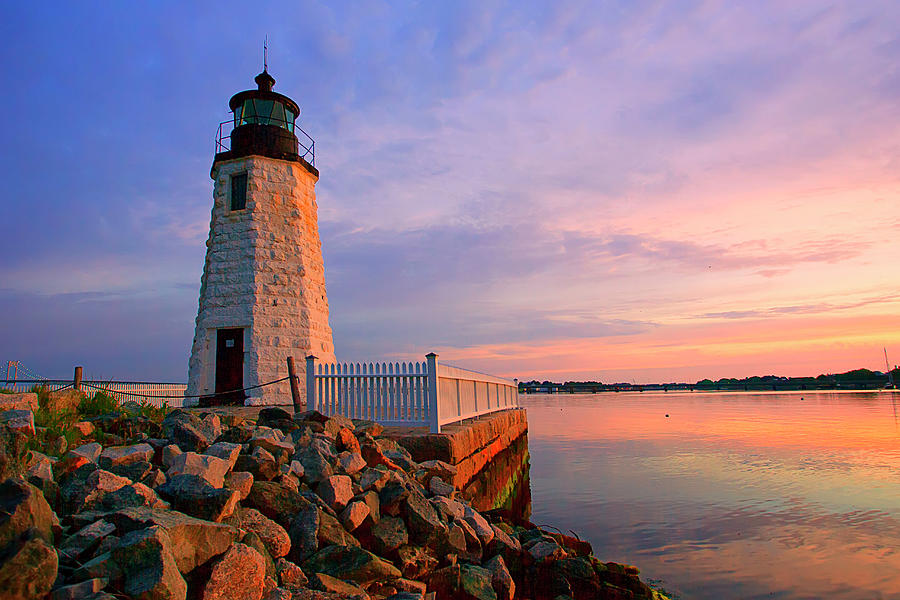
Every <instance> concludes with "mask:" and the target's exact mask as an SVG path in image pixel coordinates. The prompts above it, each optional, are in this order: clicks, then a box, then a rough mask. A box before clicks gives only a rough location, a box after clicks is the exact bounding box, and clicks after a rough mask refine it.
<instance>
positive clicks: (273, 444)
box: [250, 427, 294, 462]
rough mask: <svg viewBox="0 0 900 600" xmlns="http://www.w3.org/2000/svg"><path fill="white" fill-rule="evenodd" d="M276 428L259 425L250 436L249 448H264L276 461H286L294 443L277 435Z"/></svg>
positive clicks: (292, 452) (292, 451)
mask: <svg viewBox="0 0 900 600" xmlns="http://www.w3.org/2000/svg"><path fill="white" fill-rule="evenodd" d="M278 433H280V432H278V430H276V429H269V428H267V427H260V428H258V429H257V430H256V432H255V433H254V435H253V437H252V438H250V447H251V448H265V449H266V450H268V451H269V452H271V453H272V456H274V457H275V458H276V460H277V461H278V462H283V461H286V460H287V459H288V458H289V457H290V456H291V455H292V454H294V444H293V443H292V442H290V441H289V440H285V439H284V438H282V437H279V435H278Z"/></svg>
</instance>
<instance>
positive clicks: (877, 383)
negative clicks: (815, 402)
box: [519, 367, 900, 393]
mask: <svg viewBox="0 0 900 600" xmlns="http://www.w3.org/2000/svg"><path fill="white" fill-rule="evenodd" d="M891 384H893V385H895V386H896V387H900V367H894V369H893V370H892V371H891V372H890V373H884V372H882V371H871V370H869V369H854V370H852V371H847V372H846V373H828V374H822V375H818V376H816V377H781V376H778V375H754V376H753V377H744V378H742V379H736V378H733V377H724V378H722V379H718V380H716V381H713V380H712V379H701V380H700V381H697V382H696V383H674V382H673V383H650V384H638V383H633V382H632V383H627V382H626V383H603V382H601V381H566V382H565V383H558V382H554V381H538V380H536V379H534V380H532V381H526V382H520V383H519V391H520V392H522V393H530V392H550V393H555V392H560V393H595V392H608V391H634V390H639V391H643V390H666V391H667V390H684V389H689V390H694V389H697V390H748V391H749V390H816V389H863V390H867V389H880V388H884V387H888V386H890V385H891Z"/></svg>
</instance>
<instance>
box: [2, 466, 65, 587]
mask: <svg viewBox="0 0 900 600" xmlns="http://www.w3.org/2000/svg"><path fill="white" fill-rule="evenodd" d="M55 522H56V515H55V514H54V513H53V510H52V509H51V508H50V505H49V504H48V503H47V501H46V500H45V499H44V494H42V493H41V491H40V490H39V489H38V488H36V487H35V486H33V485H31V484H30V483H28V482H26V481H24V480H22V479H7V480H6V481H4V482H3V483H0V555H2V553H3V549H4V548H6V547H8V546H10V545H11V544H13V543H14V542H15V541H16V540H17V539H18V538H20V537H22V535H24V534H25V532H26V531H29V530H32V531H33V533H34V536H36V537H39V538H41V539H43V540H44V541H46V542H48V543H50V544H52V543H53V530H54V523H55ZM0 589H2V588H0Z"/></svg>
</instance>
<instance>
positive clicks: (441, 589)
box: [428, 564, 497, 600]
mask: <svg viewBox="0 0 900 600" xmlns="http://www.w3.org/2000/svg"><path fill="white" fill-rule="evenodd" d="M491 581H492V574H491V572H490V571H489V570H487V569H484V568H482V567H478V566H475V565H467V564H458V565H451V566H449V567H444V568H443V569H440V570H438V571H435V572H434V573H432V574H431V577H429V578H428V589H429V591H432V592H435V594H436V596H437V600H497V593H496V592H495V591H494V588H493V585H492V584H491Z"/></svg>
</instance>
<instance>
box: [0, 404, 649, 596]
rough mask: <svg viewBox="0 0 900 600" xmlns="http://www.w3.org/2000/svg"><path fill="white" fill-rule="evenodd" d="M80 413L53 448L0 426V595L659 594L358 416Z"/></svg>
mask: <svg viewBox="0 0 900 600" xmlns="http://www.w3.org/2000/svg"><path fill="white" fill-rule="evenodd" d="M17 410H27V409H24V408H23V409H17ZM16 418H17V419H20V418H21V415H16ZM88 422H89V423H90V425H91V426H90V427H88V426H84V427H82V428H81V429H79V431H80V432H81V431H82V430H83V432H85V433H83V434H82V433H79V436H80V439H79V443H78V445H77V446H75V445H74V444H73V446H74V447H73V448H72V449H70V450H68V451H67V452H64V453H61V455H60V456H59V458H51V457H49V456H47V455H45V454H43V453H41V452H39V451H38V450H37V449H34V448H32V449H28V446H29V444H30V439H29V437H28V436H29V433H28V431H27V430H22V428H21V427H18V425H16V424H15V423H14V424H13V425H14V426H13V427H10V426H9V425H2V429H3V430H2V432H0V436H2V440H0V441H2V448H3V462H2V466H3V468H4V469H5V472H4V473H2V475H3V477H4V478H6V479H5V481H3V482H2V484H0V502H2V510H0V590H2V597H3V598H8V599H37V598H49V599H51V600H77V599H88V598H90V599H92V600H113V599H114V598H135V599H139V600H172V599H177V600H185V599H186V598H192V599H198V600H226V599H232V598H233V599H235V600H238V599H240V600H262V599H263V598H266V599H267V600H288V599H295V600H300V599H321V600H324V599H331V598H335V599H336V598H373V599H383V598H390V599H392V600H401V599H402V600H412V599H415V598H420V599H424V598H432V599H437V600H444V599H451V598H452V599H463V600H465V599H471V600H511V599H513V598H534V599H541V600H543V599H556V600H563V599H566V598H570V599H586V598H615V599H625V598H635V599H639V598H648V599H649V598H661V597H662V596H660V595H659V594H658V593H657V592H655V591H654V590H652V589H650V588H649V587H648V586H647V585H645V584H644V583H643V582H641V581H640V579H639V577H638V571H637V569H635V568H634V567H630V566H626V565H620V564H615V563H609V562H601V561H600V560H599V559H598V558H596V557H595V556H594V555H593V553H592V549H591V547H590V545H589V544H587V543H585V542H582V541H579V540H577V539H573V538H570V537H568V536H564V535H560V534H558V533H554V532H551V531H545V530H543V529H540V528H538V527H535V526H534V525H532V524H530V523H528V522H526V521H521V520H516V519H514V518H511V517H508V516H504V515H503V514H500V513H499V512H486V513H480V512H478V511H476V510H474V509H472V508H471V506H469V505H468V504H467V503H466V502H465V501H461V500H460V499H459V498H457V497H456V496H457V492H456V490H455V488H454V487H453V486H452V485H449V484H448V483H447V481H450V480H452V479H453V477H454V475H455V473H454V471H455V467H453V466H452V465H449V464H447V463H444V462H441V461H425V462H422V463H417V462H415V461H413V459H412V457H411V455H410V454H409V452H408V451H407V450H405V449H404V448H403V447H402V446H400V445H398V444H397V443H396V442H394V441H393V440H390V439H387V438H384V437H382V436H381V434H382V428H381V426H379V425H378V424H375V423H372V422H363V421H350V420H347V419H345V418H342V417H331V418H327V417H325V416H323V415H321V414H319V413H316V412H308V413H303V414H299V415H296V416H295V417H294V418H292V417H291V415H290V414H289V413H287V412H285V411H283V410H281V409H278V408H266V409H263V410H262V411H261V412H260V413H259V416H258V419H257V420H256V421H255V422H253V421H249V420H241V419H240V418H239V417H234V416H229V417H221V418H220V417H219V416H218V415H216V414H213V413H208V414H203V413H199V414H197V413H193V412H187V411H183V410H175V411H172V412H170V413H169V414H167V415H166V416H165V418H164V419H163V420H162V421H161V422H154V421H153V420H152V419H147V418H144V417H141V416H136V415H134V414H129V413H128V412H127V411H122V412H116V413H112V414H107V415H102V416H99V417H94V418H92V419H91V420H90V421H88ZM16 423H18V421H17V422H16ZM7 477H8V478H7Z"/></svg>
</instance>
